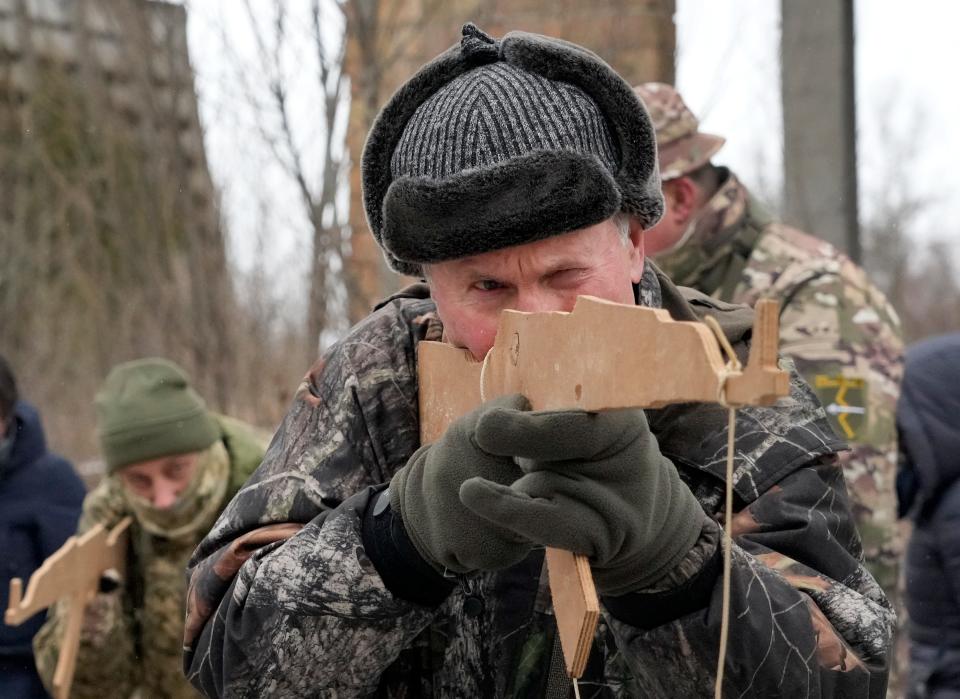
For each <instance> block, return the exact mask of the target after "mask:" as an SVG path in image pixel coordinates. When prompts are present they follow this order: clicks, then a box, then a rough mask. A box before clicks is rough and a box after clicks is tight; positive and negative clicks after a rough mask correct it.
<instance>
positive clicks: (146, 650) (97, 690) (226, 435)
mask: <svg viewBox="0 0 960 699" xmlns="http://www.w3.org/2000/svg"><path fill="white" fill-rule="evenodd" d="M214 417H215V419H216V421H217V423H218V425H219V426H220V428H221V433H222V435H223V436H222V439H221V441H220V442H216V443H215V444H214V446H213V447H211V448H210V449H208V450H207V451H206V452H205V454H211V455H212V456H211V458H212V459H214V460H217V461H219V462H221V463H222V468H221V469H219V471H218V474H222V475H223V476H226V477H227V478H229V481H228V484H227V488H226V495H225V496H224V495H222V491H220V492H221V495H220V497H219V499H218V501H217V503H213V504H212V507H213V508H214V509H213V511H212V513H211V514H210V515H209V516H207V515H202V516H203V518H204V519H205V521H204V522H200V523H198V526H197V528H196V531H193V530H192V531H191V532H189V533H186V534H184V535H182V536H179V537H176V538H169V537H166V536H160V535H156V534H154V533H151V532H149V531H147V530H146V529H145V528H144V527H143V526H141V524H140V522H139V521H138V520H137V519H134V524H133V525H132V526H131V528H130V553H129V557H128V563H127V571H126V578H125V580H124V583H123V586H122V588H121V589H120V590H118V591H115V592H110V593H101V594H99V595H97V596H96V597H95V598H94V600H93V601H92V602H91V603H90V605H89V606H88V609H87V613H86V616H85V619H84V628H83V631H82V633H81V642H80V647H79V649H78V653H77V669H76V674H75V675H74V680H73V685H72V689H71V693H70V696H71V698H72V699H107V698H108V697H109V698H110V699H113V698H114V697H116V698H117V699H126V698H127V697H130V696H138V697H142V699H187V698H188V697H196V696H197V692H196V690H194V689H193V687H191V686H190V684H189V683H188V682H187V681H186V680H185V679H184V677H183V672H182V654H183V646H182V640H183V609H184V606H185V605H184V598H185V594H186V580H185V579H184V577H183V569H184V567H185V566H186V564H187V561H188V560H189V558H190V554H191V553H192V552H193V550H194V548H196V545H197V542H198V541H199V540H200V537H201V536H203V534H205V533H206V531H207V530H208V529H209V528H210V525H211V524H212V523H213V521H214V520H215V519H216V517H217V516H218V515H219V513H220V511H221V510H222V509H223V507H224V505H225V504H226V503H227V502H229V500H230V498H232V497H233V495H234V494H235V493H236V492H237V490H239V488H240V486H241V485H242V484H243V482H244V481H245V480H246V479H247V478H248V477H249V476H250V474H251V473H253V470H254V469H255V468H256V467H257V466H258V465H259V464H260V461H261V460H262V458H263V454H264V451H265V447H266V441H267V440H266V439H264V438H263V436H262V435H260V434H259V433H258V432H256V431H255V430H253V429H252V428H250V427H248V426H247V425H244V424H243V423H241V422H239V421H237V420H233V419H231V418H227V417H223V416H219V415H215V416H214ZM130 514H133V511H132V510H131V508H130V506H129V504H128V502H127V500H126V498H125V497H124V492H123V486H122V485H120V483H119V481H118V480H117V479H116V478H105V479H104V480H103V481H102V482H101V483H100V485H99V486H97V488H95V489H94V490H93V491H91V492H90V494H89V495H87V497H86V499H85V500H84V503H83V514H82V516H81V518H80V526H79V531H80V532H84V531H87V530H89V529H90V528H92V527H93V526H94V525H95V524H98V523H101V522H102V523H103V524H105V525H106V526H108V527H112V526H114V525H115V524H116V523H117V522H119V521H120V520H121V519H123V518H124V517H125V516H127V515H130ZM65 623H66V615H65V608H64V607H62V606H61V605H59V604H57V605H54V606H53V607H52V608H51V613H50V615H49V617H48V620H47V622H46V624H45V625H44V626H43V627H42V628H41V630H40V632H39V633H38V634H37V636H36V637H35V638H34V650H35V653H36V658H37V669H38V671H39V672H40V676H41V677H42V679H43V681H44V684H46V686H47V688H48V689H50V688H51V687H52V679H53V673H54V669H55V668H56V664H57V658H58V657H59V652H60V642H61V639H62V637H63V633H64V629H65Z"/></svg>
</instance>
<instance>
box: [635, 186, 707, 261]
mask: <svg viewBox="0 0 960 699" xmlns="http://www.w3.org/2000/svg"><path fill="white" fill-rule="evenodd" d="M695 215H696V190H695V188H694V186H693V183H692V180H690V178H689V177H680V178H677V179H675V180H668V181H667V182H664V183H663V216H661V217H660V220H659V221H658V222H657V224H656V225H655V226H653V227H652V228H650V229H649V230H647V232H646V233H645V234H644V243H643V244H644V250H645V251H646V253H647V254H648V255H651V256H653V257H654V259H656V256H657V255H659V254H660V253H662V252H666V251H668V250H670V249H672V248H673V247H674V246H676V245H677V244H678V243H679V242H680V240H681V238H683V234H684V233H686V232H687V229H688V228H689V227H690V224H691V222H692V221H693V218H694V216H695Z"/></svg>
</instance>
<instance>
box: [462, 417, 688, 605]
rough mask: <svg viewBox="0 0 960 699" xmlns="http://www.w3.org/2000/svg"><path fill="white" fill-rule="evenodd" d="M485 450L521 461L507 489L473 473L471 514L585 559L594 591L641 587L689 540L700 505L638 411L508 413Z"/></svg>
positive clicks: (466, 492) (466, 490) (467, 487)
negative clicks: (521, 473)
mask: <svg viewBox="0 0 960 699" xmlns="http://www.w3.org/2000/svg"><path fill="white" fill-rule="evenodd" d="M499 423H500V425H501V426H500V428H499V431H498V434H497V439H496V440H491V441H489V442H488V441H484V442H483V443H482V446H483V448H484V449H485V450H486V451H488V452H491V453H495V454H499V455H501V456H503V457H506V456H511V457H512V456H516V457H519V463H520V465H521V466H522V467H523V470H524V472H525V474H526V475H524V476H523V477H522V478H520V479H518V480H517V481H516V482H514V483H513V484H512V485H508V484H506V483H504V482H503V481H494V480H492V479H484V478H483V477H476V478H471V479H470V480H468V481H467V482H466V483H464V485H463V487H462V488H461V489H460V497H461V499H462V500H463V502H464V504H465V505H466V506H467V507H468V508H469V509H470V510H471V511H472V512H474V513H475V514H476V515H479V516H480V517H483V518H486V519H488V520H489V521H490V522H496V523H498V524H499V525H501V526H504V527H509V528H510V529H511V530H513V531H514V532H516V533H517V534H518V535H519V536H521V537H523V538H525V539H528V540H530V541H532V542H535V543H538V544H543V545H544V546H552V547H555V548H560V549H565V550H568V551H573V552H575V553H582V554H585V555H587V556H588V557H589V558H590V562H591V567H592V569H593V573H594V580H595V582H596V585H597V589H598V590H599V591H600V592H601V593H603V594H607V595H623V594H626V593H628V592H634V591H637V590H642V589H643V588H645V587H648V586H649V585H651V584H652V583H654V582H655V581H657V580H658V579H659V578H661V577H662V576H663V575H665V574H666V573H668V572H669V571H670V570H671V569H673V567H674V566H676V565H677V564H678V563H679V562H680V561H681V559H682V558H683V556H684V555H686V554H687V552H688V551H690V549H691V548H692V547H693V546H694V544H695V543H696V541H697V538H698V536H699V534H700V530H701V528H702V526H703V511H702V509H701V507H700V504H699V503H698V502H697V500H696V499H695V498H694V496H693V494H692V493H691V492H690V490H689V489H688V488H687V486H686V485H684V483H683V482H681V480H680V477H679V475H678V474H677V471H676V469H675V468H674V466H673V464H671V463H670V461H669V460H668V459H667V458H665V457H664V456H663V455H662V454H661V453H660V449H659V448H658V446H657V441H656V439H655V438H654V436H653V435H652V434H651V433H650V429H649V427H648V426H647V419H646V416H645V415H644V413H643V411H642V410H620V411H612V412H605V413H587V412H583V411H542V412H523V411H520V410H518V411H514V412H512V414H503V415H501V416H500V420H499Z"/></svg>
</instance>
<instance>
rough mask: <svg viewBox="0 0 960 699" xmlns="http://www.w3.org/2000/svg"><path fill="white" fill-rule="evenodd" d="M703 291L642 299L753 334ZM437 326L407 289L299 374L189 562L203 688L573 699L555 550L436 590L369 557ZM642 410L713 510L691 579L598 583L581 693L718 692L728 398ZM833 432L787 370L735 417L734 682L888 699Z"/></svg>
mask: <svg viewBox="0 0 960 699" xmlns="http://www.w3.org/2000/svg"><path fill="white" fill-rule="evenodd" d="M690 293H691V294H692V296H691V297H690V301H689V302H688V301H687V300H686V299H685V298H684V297H683V296H682V295H681V294H680V292H678V290H677V289H676V287H674V286H673V285H672V284H671V283H670V282H669V281H667V280H666V278H664V277H659V278H658V276H657V275H655V274H653V273H650V274H646V275H645V278H644V285H643V288H641V290H640V298H641V299H645V300H647V301H648V303H651V304H660V303H661V302H662V306H663V307H664V308H666V309H668V310H669V311H670V312H671V314H672V315H673V316H674V317H675V318H678V319H683V320H692V319H695V318H696V316H697V314H700V315H702V314H707V313H710V314H714V315H716V316H718V317H719V318H720V319H721V321H722V322H723V324H724V325H725V327H726V328H727V332H728V334H729V336H730V337H731V340H732V341H733V342H734V343H735V344H736V346H737V348H738V350H739V351H741V352H742V351H745V349H746V346H747V343H748V339H749V338H748V332H749V322H750V316H751V314H750V313H749V311H747V310H745V309H742V308H733V307H730V306H728V305H726V304H721V303H718V302H714V301H712V300H710V299H709V298H707V297H704V296H702V295H700V294H696V293H695V292H690ZM441 331H442V328H441V326H440V322H439V320H438V318H437V316H436V314H435V307H434V304H433V302H432V301H431V300H430V298H429V297H427V296H426V295H425V294H421V296H420V297H419V298H418V297H411V296H409V295H406V296H404V295H401V296H399V297H396V298H393V299H392V300H390V301H389V302H387V303H386V304H385V305H383V306H382V307H380V308H379V310H377V311H376V312H374V313H373V314H372V315H370V316H369V317H368V318H367V319H365V320H364V321H363V322H361V323H360V324H359V325H357V326H356V327H355V328H354V329H353V330H352V331H351V332H350V333H349V334H348V336H347V337H346V338H345V339H344V340H342V341H341V342H339V343H338V344H336V345H334V346H333V347H332V348H331V349H330V350H329V351H328V352H327V353H326V355H325V356H324V358H322V359H321V360H320V361H319V362H318V363H317V364H316V365H315V366H314V367H313V368H312V369H311V371H310V372H309V374H308V375H307V377H306V379H305V381H304V383H303V384H302V386H301V388H300V390H299V392H298V394H297V397H296V399H295V401H294V405H293V407H292V408H291V410H290V412H289V413H288V415H287V417H286V418H285V420H284V422H283V424H282V426H281V428H280V430H279V431H278V433H277V435H276V436H275V438H274V441H273V443H272V444H271V446H270V449H269V450H268V452H267V456H266V458H265V460H264V463H263V464H262V465H261V467H260V468H259V469H258V470H257V472H256V473H255V474H254V475H253V477H252V478H251V479H250V481H249V482H248V483H247V484H246V486H245V487H244V488H243V489H242V490H241V491H240V492H239V493H238V494H237V496H236V497H235V498H234V500H233V502H231V503H230V505H229V506H228V507H227V509H226V510H225V511H224V513H223V515H222V516H221V518H220V520H219V521H218V522H217V524H216V526H215V527H214V528H213V530H212V531H211V533H210V535H209V536H208V537H207V538H206V539H205V540H204V542H203V543H202V544H201V545H200V547H199V548H198V549H197V552H196V554H195V555H194V558H193V560H192V561H191V564H190V567H189V569H188V575H189V577H190V584H189V592H188V611H187V625H186V639H185V643H184V645H185V650H186V654H185V669H186V671H187V674H188V677H189V678H190V680H191V682H193V683H194V684H195V685H196V686H197V687H198V688H200V689H201V690H202V691H203V692H204V693H205V694H207V695H208V696H229V697H259V696H275V697H301V696H303V697H306V696H337V697H353V696H365V695H374V696H382V697H423V696H457V697H480V696H484V697H489V696H498V697H505V696H516V697H536V696H568V695H569V691H570V686H569V684H568V683H566V684H560V685H559V689H558V686H557V684H556V682H555V676H556V674H557V673H556V670H557V668H558V665H557V662H556V657H555V655H554V653H555V640H554V639H555V635H556V626H555V623H554V620H553V616H552V611H551V607H550V599H549V594H548V593H547V588H546V586H545V580H544V577H545V576H544V574H543V552H542V551H536V552H534V553H533V554H531V556H530V557H529V558H528V559H527V560H526V561H524V562H522V563H520V564H518V565H516V566H514V567H512V568H509V569H507V570H504V571H500V572H493V573H483V574H479V575H476V576H473V577H464V578H461V579H458V580H456V584H455V585H453V589H452V591H451V592H449V594H448V595H447V596H446V597H445V598H443V599H442V600H438V603H437V604H433V605H426V604H415V603H412V602H409V601H406V600H405V599H403V598H401V597H399V596H396V595H394V594H393V593H391V591H390V590H388V589H387V587H386V586H385V584H384V582H383V579H382V578H381V576H380V575H379V574H378V573H377V569H376V568H375V566H374V564H373V563H372V562H371V559H370V557H369V556H368V555H367V554H368V552H367V549H366V548H365V546H364V541H365V540H366V541H369V539H365V537H364V534H363V530H364V528H365V526H366V525H367V523H368V522H369V520H370V513H369V512H368V505H370V503H371V500H372V499H374V498H373V496H374V494H375V493H377V492H379V490H381V489H382V488H383V487H384V484H385V483H387V482H388V481H389V480H390V477H391V476H392V475H393V474H394V473H395V472H396V471H397V470H398V469H399V468H401V467H402V466H403V465H404V464H405V463H406V461H407V459H408V458H409V457H410V455H411V454H412V453H413V452H414V450H415V449H416V448H417V447H418V444H419V428H418V418H417V375H416V352H417V343H418V342H419V341H420V340H424V339H439V338H440V336H441ZM648 418H649V423H650V426H651V429H652V431H653V432H654V433H655V434H656V436H657V438H658V440H659V444H660V448H661V450H662V451H663V453H664V454H665V455H667V456H668V457H669V458H670V459H671V460H672V461H673V463H674V465H675V466H676V468H677V470H678V471H679V472H680V474H681V476H682V477H683V479H684V481H685V482H686V483H687V485H688V486H689V487H690V488H691V490H692V492H693V493H694V494H695V496H696V497H697V498H698V500H699V501H700V502H701V504H702V505H703V508H704V510H705V512H706V514H707V515H709V517H710V519H708V520H707V521H708V523H709V524H708V526H705V527H704V529H703V534H702V536H701V541H700V542H698V545H697V546H696V547H695V548H694V550H693V551H692V552H691V554H690V555H688V556H687V558H686V559H685V560H684V562H682V563H681V566H680V567H681V568H682V567H684V566H687V567H688V568H690V569H691V570H692V572H691V574H690V575H689V576H687V580H686V582H685V583H684V584H683V585H682V586H681V587H680V588H679V589H676V588H669V587H668V588H666V589H662V590H659V591H650V592H646V593H634V594H631V595H626V596H624V597H619V598H615V599H605V600H603V603H604V606H605V609H604V616H603V619H602V620H601V623H600V625H599V628H598V631H597V635H596V639H595V643H594V646H593V654H592V656H591V658H590V661H589V663H588V667H587V671H586V675H585V677H584V679H583V681H582V682H581V693H582V694H583V696H631V697H642V696H654V697H663V696H710V695H712V692H713V689H712V684H713V681H714V676H715V664H716V660H717V641H718V637H719V628H720V614H719V610H720V588H721V584H720V579H719V570H720V567H721V566H720V555H719V547H718V546H717V541H718V538H719V537H718V535H717V532H718V529H717V526H716V518H717V516H718V512H719V511H720V508H721V502H722V490H723V469H724V461H725V445H726V429H725V428H726V413H725V411H724V410H723V409H722V408H721V407H720V406H716V405H707V404H688V405H677V406H672V407H668V408H665V409H662V410H651V411H649V412H648ZM841 446H842V445H841V444H840V443H839V441H838V440H837V438H836V437H835V436H834V434H833V433H832V431H831V430H830V429H829V426H828V425H827V422H826V415H825V414H824V411H823V409H822V408H821V407H820V406H819V404H818V403H817V402H816V399H815V398H814V396H813V395H812V393H811V392H810V390H809V389H808V387H807V386H806V384H804V383H803V382H802V381H801V380H799V379H798V378H797V376H796V375H795V374H794V375H793V377H792V383H791V395H790V396H789V397H788V398H786V399H783V400H782V401H781V402H780V404H778V406H777V407H775V408H747V409H744V410H741V411H740V412H739V417H738V429H737V443H736V484H735V486H734V490H735V492H736V496H737V510H738V513H737V516H736V521H735V523H734V526H735V530H736V543H735V546H734V550H733V563H732V569H733V572H732V608H731V609H732V611H731V615H730V620H731V632H730V633H731V636H730V644H729V653H728V656H727V665H726V690H727V693H728V694H727V695H728V696H776V695H782V694H785V693H787V694H790V695H791V696H811V697H813V696H823V695H830V694H833V693H837V694H838V695H839V694H842V695H843V696H850V697H853V696H863V697H868V696H869V697H879V696H883V692H884V687H885V682H886V668H885V656H886V651H887V644H888V639H889V634H890V624H891V613H890V611H889V607H888V605H887V603H886V601H885V599H884V597H883V594H882V592H881V591H880V589H879V588H878V587H877V585H876V583H875V582H874V581H873V579H872V578H871V577H870V575H869V573H867V572H866V570H865V569H864V568H863V566H862V565H861V564H860V563H859V562H858V559H859V556H860V544H859V539H858V537H857V534H856V531H855V530H854V527H853V524H852V521H851V518H850V513H849V509H848V505H847V496H846V492H845V489H844V483H843V476H842V472H841V470H840V468H839V467H838V465H837V461H836V457H835V456H834V451H835V449H837V448H838V447H841ZM370 509H371V510H374V509H375V508H370ZM414 582H416V581H414ZM424 583H425V584H426V583H427V581H426V579H425V580H424Z"/></svg>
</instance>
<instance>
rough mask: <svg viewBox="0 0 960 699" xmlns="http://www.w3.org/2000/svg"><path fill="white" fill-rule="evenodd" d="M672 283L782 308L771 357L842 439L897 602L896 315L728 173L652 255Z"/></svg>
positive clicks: (823, 247)
mask: <svg viewBox="0 0 960 699" xmlns="http://www.w3.org/2000/svg"><path fill="white" fill-rule="evenodd" d="M658 263H660V264H661V266H662V268H663V269H664V271H665V272H666V273H667V274H669V275H670V277H671V279H673V280H674V281H676V282H677V283H678V284H685V285H687V286H692V287H694V288H695V289H698V290H699V291H702V292H704V293H706V294H710V295H711V296H713V297H715V298H718V299H720V300H722V301H728V302H730V303H746V304H748V305H750V306H752V305H754V304H755V303H756V302H757V300H759V299H760V298H763V297H768V298H774V299H777V300H778V301H780V306H781V313H780V330H781V332H780V351H781V352H782V353H783V354H784V355H785V356H787V357H789V358H791V359H792V360H793V361H794V362H795V364H796V367H797V370H798V371H799V372H800V374H801V375H802V376H803V377H804V379H806V380H807V383H809V384H810V386H811V387H812V388H813V390H814V392H815V393H816V394H817V397H818V398H819V399H820V401H821V403H823V405H824V406H825V407H826V409H827V413H828V418H829V420H830V423H831V425H832V427H833V428H834V430H835V431H836V432H837V434H839V435H840V436H841V437H843V438H844V439H845V440H846V441H847V442H848V443H849V444H850V451H847V452H844V453H843V454H841V456H840V460H841V463H842V465H843V470H844V474H845V475H846V479H847V484H848V488H849V491H850V498H851V504H852V510H853V515H854V520H855V522H856V525H857V528H858V530H859V532H860V536H861V538H862V540H863V547H864V557H865V560H866V565H867V569H868V570H869V571H870V572H871V573H872V574H873V576H874V577H875V578H876V580H877V581H878V582H879V583H880V586H881V587H882V588H883V590H884V592H885V593H886V595H887V597H888V599H890V600H891V601H893V600H894V599H896V586H897V571H898V568H899V560H900V554H901V551H902V542H901V541H900V540H899V538H898V536H897V516H896V510H897V508H896V494H895V489H894V481H895V479H896V463H897V434H896V426H895V424H894V412H895V409H896V404H897V397H898V396H899V394H900V379H901V377H902V375H903V340H902V335H901V328H900V319H899V318H898V317H897V314H896V312H895V311H894V310H893V307H892V306H891V305H890V304H889V303H888V301H887V299H886V298H885V297H884V295H883V293H882V292H881V291H880V290H879V289H877V288H876V287H875V286H874V285H873V284H872V283H871V282H870V280H869V279H868V277H867V275H866V273H865V272H864V271H863V269H861V268H860V267H858V266H857V265H855V264H854V263H853V262H852V261H851V260H850V258H848V257H847V256H846V255H844V254H843V253H841V252H840V251H839V250H837V249H836V248H835V247H833V246H832V245H830V244H829V243H826V242H824V241H822V240H819V239H817V238H814V237H813V236H810V235H807V234H806V233H802V232H800V231H798V230H796V229H794V228H790V227H788V226H784V225H783V224H780V223H777V222H775V221H773V220H772V219H771V217H770V216H769V214H767V213H766V212H765V211H764V210H763V208H762V207H761V206H760V205H759V204H758V203H757V201H756V200H755V199H754V198H753V197H752V196H751V195H750V193H749V192H748V191H747V189H746V188H745V187H744V186H743V185H742V184H741V183H740V181H739V180H738V179H737V177H736V176H735V175H733V174H732V173H730V174H729V175H728V176H727V177H726V178H725V179H724V181H723V184H721V186H720V188H719V190H718V191H717V192H716V194H715V195H714V196H713V197H712V198H711V199H710V201H709V202H707V204H706V205H705V206H704V209H703V211H702V212H701V213H700V215H699V216H698V219H697V223H696V230H695V231H694V233H693V234H692V235H691V237H690V238H689V240H688V241H687V243H686V244H685V245H684V246H683V248H681V249H679V250H677V251H676V252H674V253H671V254H669V255H668V256H666V257H664V258H658Z"/></svg>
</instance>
